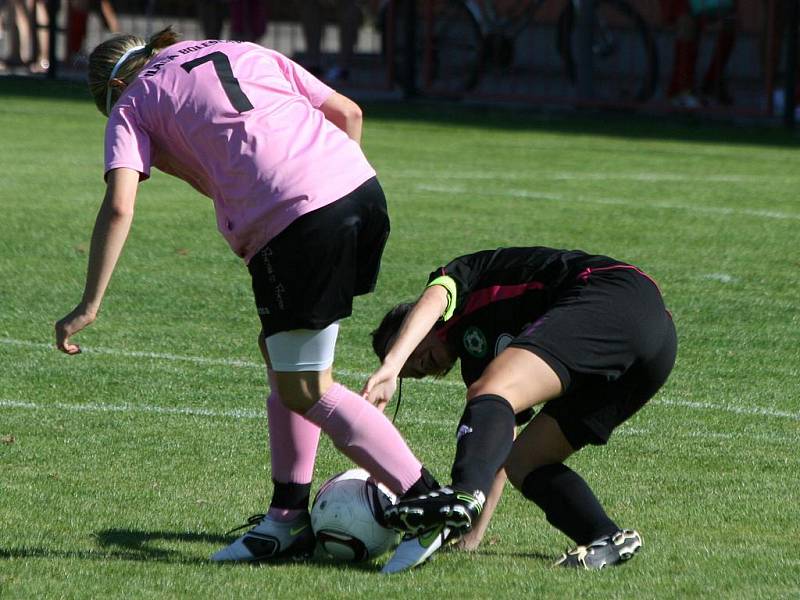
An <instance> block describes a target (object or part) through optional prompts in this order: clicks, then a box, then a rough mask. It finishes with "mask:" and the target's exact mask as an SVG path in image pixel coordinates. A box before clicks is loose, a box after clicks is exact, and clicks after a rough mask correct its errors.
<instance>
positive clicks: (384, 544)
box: [311, 469, 400, 561]
mask: <svg viewBox="0 0 800 600" xmlns="http://www.w3.org/2000/svg"><path fill="white" fill-rule="evenodd" d="M396 500H397V498H396V496H395V495H394V494H392V492H390V491H389V490H388V489H387V488H386V487H385V486H383V485H382V484H380V483H377V482H376V481H375V480H374V479H372V477H370V475H369V473H367V472H366V471H365V470H363V469H350V470H349V471H345V472H344V473H339V474H338V475H335V476H333V477H331V478H330V479H328V481H326V482H325V483H324V484H322V487H320V489H319V491H318V492H317V495H316V497H315V498H314V503H313V504H312V506H311V527H312V528H313V530H314V534H315V535H316V536H317V544H318V545H319V546H320V547H321V548H322V549H323V550H324V551H325V553H326V554H328V556H330V557H331V558H334V559H337V560H346V561H360V560H367V559H371V558H377V557H378V556H380V555H381V554H384V553H385V552H388V551H389V549H390V548H392V547H393V546H394V545H395V544H397V543H398V542H399V541H400V534H399V533H398V532H396V531H394V530H393V529H389V528H387V527H384V526H383V525H382V524H381V521H382V520H383V519H382V516H383V511H384V509H386V507H387V506H389V505H391V504H394V503H395V502H396Z"/></svg>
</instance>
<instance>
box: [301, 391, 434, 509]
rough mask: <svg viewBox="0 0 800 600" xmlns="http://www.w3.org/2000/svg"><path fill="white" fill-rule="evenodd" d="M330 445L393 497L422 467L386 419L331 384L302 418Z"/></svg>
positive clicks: (358, 397) (412, 483)
mask: <svg viewBox="0 0 800 600" xmlns="http://www.w3.org/2000/svg"><path fill="white" fill-rule="evenodd" d="M305 416H306V418H307V419H308V420H309V421H312V422H313V423H316V424H317V425H319V427H320V428H321V429H322V431H324V432H325V433H326V434H327V435H328V436H329V437H330V438H331V440H332V441H333V443H334V445H335V446H336V447H337V448H338V449H339V450H340V451H341V452H342V453H343V454H344V455H345V456H347V457H348V458H349V459H350V460H352V461H353V462H354V463H356V464H357V465H358V466H359V467H361V468H363V469H366V470H367V471H369V473H370V474H371V475H372V476H373V477H375V479H377V480H378V481H380V482H381V483H383V484H384V485H385V486H386V487H388V488H389V489H390V490H392V492H394V493H395V494H398V495H400V494H403V493H404V492H405V491H406V490H408V488H410V487H411V486H412V485H414V483H415V482H416V481H417V480H418V479H419V478H420V474H421V469H422V464H421V463H420V462H419V461H418V460H417V459H416V457H415V456H414V454H413V453H412V452H411V450H410V449H409V447H408V446H407V445H406V443H405V441H404V440H403V438H402V436H401V435H400V432H398V431H397V429H395V427H394V425H392V423H391V422H390V421H389V419H387V418H386V416H385V415H384V414H383V413H382V412H381V411H379V410H378V409H377V408H375V407H374V406H373V405H372V404H370V403H369V402H367V401H366V400H364V399H363V398H362V397H361V396H359V395H358V394H356V393H354V392H351V391H350V390H348V389H347V388H346V387H344V386H343V385H340V384H338V383H334V384H333V385H332V386H331V388H330V389H329V390H328V391H327V392H326V393H325V395H323V396H322V398H320V399H319V400H318V401H317V402H316V403H315V404H314V406H312V407H311V408H310V409H309V410H308V411H306V414H305Z"/></svg>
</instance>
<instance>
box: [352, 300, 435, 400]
mask: <svg viewBox="0 0 800 600" xmlns="http://www.w3.org/2000/svg"><path fill="white" fill-rule="evenodd" d="M447 294H448V293H447V290H445V288H444V287H442V286H440V285H433V286H430V287H428V288H425V291H424V292H423V293H422V296H420V298H419V300H417V302H416V304H415V305H414V307H413V308H412V309H411V312H409V313H408V316H406V318H405V319H404V320H403V324H402V325H401V326H400V330H399V331H398V332H397V336H396V337H395V339H394V341H393V342H391V344H390V348H389V351H388V352H387V353H386V356H385V357H384V359H383V362H382V364H381V366H380V368H379V369H378V370H377V371H375V373H373V374H372V376H371V377H370V378H369V379H368V380H367V383H366V384H365V385H364V389H363V390H362V392H361V394H362V395H363V396H364V397H365V398H367V399H368V400H369V401H370V402H371V403H372V404H374V405H375V406H377V407H378V408H380V409H383V408H384V407H385V406H386V404H387V403H388V402H389V400H391V399H392V395H393V394H394V391H395V388H396V386H397V378H398V377H399V376H400V371H402V369H403V367H404V366H405V364H406V361H408V357H409V356H411V353H412V352H414V350H416V348H417V346H419V344H420V342H421V341H422V340H423V339H424V338H425V337H426V336H427V335H428V334H430V333H431V329H433V326H434V325H435V324H436V322H437V321H438V320H439V319H440V318H441V317H442V315H443V314H444V311H445V309H446V308H447V304H448V295H447Z"/></svg>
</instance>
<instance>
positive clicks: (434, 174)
mask: <svg viewBox="0 0 800 600" xmlns="http://www.w3.org/2000/svg"><path fill="white" fill-rule="evenodd" d="M382 177H386V178H387V179H389V178H391V177H396V178H398V179H401V178H403V179H415V180H417V181H420V180H425V179H427V180H437V179H438V180H447V181H531V182H534V181H548V180H550V181H587V180H591V181H642V182H654V183H658V182H675V183H681V182H701V183H737V184H746V183H752V184H763V183H765V182H766V183H776V182H780V183H794V182H797V181H798V179H800V177H786V176H781V177H777V178H776V177H773V176H770V175H726V174H709V175H686V174H682V173H655V172H638V173H603V172H602V171H601V172H596V173H591V172H586V173H585V172H580V171H525V172H522V173H509V172H497V171H458V172H442V171H417V170H406V171H402V170H400V171H387V172H386V174H385V175H383V176H382Z"/></svg>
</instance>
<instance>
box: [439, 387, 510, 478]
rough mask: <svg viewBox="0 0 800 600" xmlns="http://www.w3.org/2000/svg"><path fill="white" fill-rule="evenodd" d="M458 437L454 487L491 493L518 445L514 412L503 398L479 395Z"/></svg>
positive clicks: (468, 404) (462, 418)
mask: <svg viewBox="0 0 800 600" xmlns="http://www.w3.org/2000/svg"><path fill="white" fill-rule="evenodd" d="M456 437H457V439H458V443H457V445H456V459H455V461H454V462H453V470H452V471H451V475H452V478H453V487H454V488H456V489H460V490H464V491H466V492H469V493H472V492H474V491H475V490H480V491H482V492H483V493H484V494H488V493H489V489H490V488H491V487H492V482H493V481H494V477H495V475H496V474H497V471H499V470H500V468H501V467H502V466H503V464H504V463H505V462H506V459H507V458H508V453H509V452H510V451H511V446H512V445H513V443H514V409H513V408H511V405H510V404H509V403H508V400H506V399H505V398H503V397H502V396H495V395H494V394H483V395H481V396H476V397H475V398H473V399H472V400H470V401H469V402H468V403H467V407H466V408H465V409H464V414H463V415H462V417H461V421H460V422H459V424H458V431H457V433H456Z"/></svg>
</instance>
